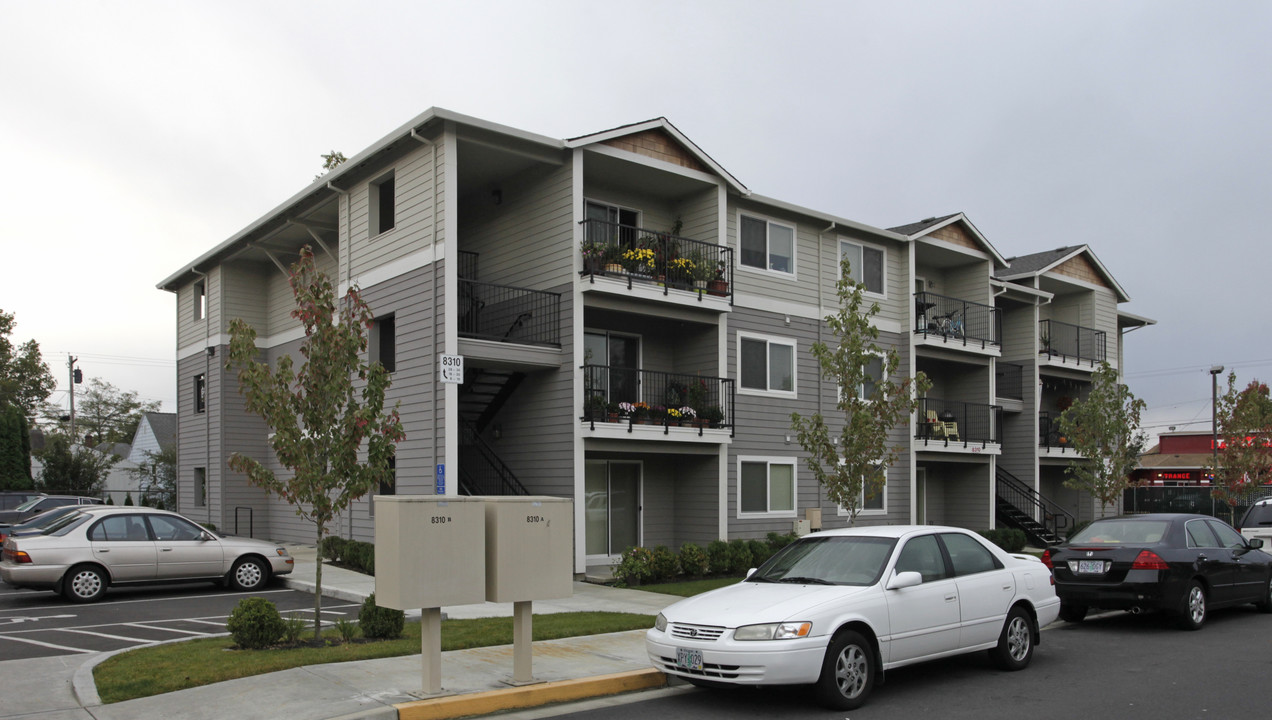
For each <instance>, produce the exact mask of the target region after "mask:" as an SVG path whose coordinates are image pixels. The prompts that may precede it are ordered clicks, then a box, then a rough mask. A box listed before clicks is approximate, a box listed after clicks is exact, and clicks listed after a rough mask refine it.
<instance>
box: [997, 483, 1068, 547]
mask: <svg viewBox="0 0 1272 720" xmlns="http://www.w3.org/2000/svg"><path fill="white" fill-rule="evenodd" d="M996 474H997V484H996V489H997V491H996V493H995V498H994V499H995V507H996V510H997V518H998V523H999V524H1000V525H1006V526H1007V527H1012V528H1016V529H1018V530H1022V531H1024V533H1025V536H1026V537H1028V538H1029V542H1030V543H1031V544H1033V545H1035V546H1038V547H1049V546H1051V545H1057V544H1059V543H1061V542H1064V532H1065V531H1066V530H1068V529H1069V528H1071V527H1073V525H1074V522H1075V518H1074V517H1073V514H1072V513H1070V512H1069V511H1068V510H1065V509H1064V508H1062V507H1060V506H1059V505H1057V504H1056V503H1054V502H1052V501H1051V500H1048V499H1047V498H1046V497H1045V496H1044V495H1042V494H1041V493H1039V492H1038V491H1037V490H1034V489H1033V488H1031V487H1029V486H1028V485H1026V484H1025V483H1024V482H1023V481H1022V480H1020V479H1019V478H1017V477H1016V476H1015V475H1012V474H1011V473H1009V472H1007V471H1006V470H1004V469H1003V468H1001V467H1000V468H998V469H997V473H996ZM1038 518H1041V520H1039V519H1038Z"/></svg>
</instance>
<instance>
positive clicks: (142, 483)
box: [129, 445, 177, 510]
mask: <svg viewBox="0 0 1272 720" xmlns="http://www.w3.org/2000/svg"><path fill="white" fill-rule="evenodd" d="M129 472H131V473H132V476H133V477H134V478H135V479H136V480H137V486H138V488H139V493H140V496H141V501H142V503H141V504H143V505H150V506H151V507H157V508H159V509H160V510H176V509H177V448H176V446H175V445H174V446H172V447H169V448H168V449H167V450H160V451H159V452H152V451H146V459H145V460H142V461H141V463H139V464H138V465H137V467H136V468H133V469H132V470H130V471H129Z"/></svg>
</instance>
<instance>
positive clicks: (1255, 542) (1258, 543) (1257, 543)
mask: <svg viewBox="0 0 1272 720" xmlns="http://www.w3.org/2000/svg"><path fill="white" fill-rule="evenodd" d="M1246 545H1249V546H1250V548H1251V549H1253V550H1258V549H1259V548H1262V547H1263V538H1250V539H1249V540H1247V541H1246Z"/></svg>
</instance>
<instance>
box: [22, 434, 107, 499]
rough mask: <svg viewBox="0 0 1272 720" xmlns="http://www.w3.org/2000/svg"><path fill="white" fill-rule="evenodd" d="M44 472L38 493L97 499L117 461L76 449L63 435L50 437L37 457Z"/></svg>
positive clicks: (91, 451)
mask: <svg viewBox="0 0 1272 720" xmlns="http://www.w3.org/2000/svg"><path fill="white" fill-rule="evenodd" d="M39 458H40V462H42V463H44V469H43V470H41V471H40V482H39V489H40V490H41V491H42V492H46V493H49V494H51V495H83V496H85V497H101V494H102V489H103V488H104V487H105V485H106V476H107V474H109V473H110V469H111V468H112V467H114V465H115V463H116V462H118V459H117V458H115V457H114V456H108V455H103V454H102V453H99V452H95V451H93V450H89V449H88V448H85V447H79V446H76V445H74V444H72V443H71V439H70V438H68V437H67V436H65V435H50V436H49V437H48V439H46V440H45V442H44V449H43V450H41V451H40V453H39Z"/></svg>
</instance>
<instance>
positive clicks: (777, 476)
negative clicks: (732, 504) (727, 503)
mask: <svg viewBox="0 0 1272 720" xmlns="http://www.w3.org/2000/svg"><path fill="white" fill-rule="evenodd" d="M738 514H739V515H787V516H791V517H794V515H795V461H794V460H793V459H790V458H771V459H766V458H749V459H742V460H741V461H740V464H739V469H738Z"/></svg>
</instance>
